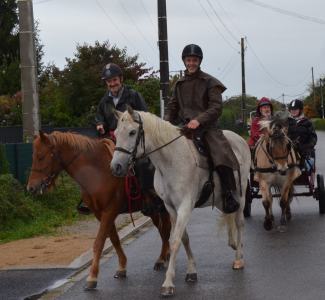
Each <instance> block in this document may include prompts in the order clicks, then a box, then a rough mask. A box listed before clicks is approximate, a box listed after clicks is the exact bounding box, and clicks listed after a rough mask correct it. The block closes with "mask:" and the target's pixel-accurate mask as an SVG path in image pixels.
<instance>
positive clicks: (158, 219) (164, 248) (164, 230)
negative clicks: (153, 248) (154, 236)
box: [150, 211, 171, 271]
mask: <svg viewBox="0 0 325 300" xmlns="http://www.w3.org/2000/svg"><path fill="white" fill-rule="evenodd" d="M150 218H151V220H152V222H153V224H154V225H155V226H156V227H157V229H158V231H159V234H160V237H161V240H162V245H161V252H160V255H159V258H158V259H157V261H156V262H155V265H154V270H156V271H158V270H161V269H163V268H164V266H165V263H167V261H168V259H169V251H170V249H169V237H170V232H171V223H170V218H169V214H168V212H167V211H164V212H162V213H155V214H152V215H150Z"/></svg>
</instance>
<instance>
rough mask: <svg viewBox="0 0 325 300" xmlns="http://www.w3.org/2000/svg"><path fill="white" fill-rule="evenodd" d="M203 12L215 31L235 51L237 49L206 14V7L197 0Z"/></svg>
mask: <svg viewBox="0 0 325 300" xmlns="http://www.w3.org/2000/svg"><path fill="white" fill-rule="evenodd" d="M198 2H199V4H200V6H201V8H202V10H203V12H204V13H205V15H206V16H207V17H208V18H209V20H210V22H211V24H212V26H213V27H214V28H215V29H216V30H217V32H218V33H219V35H220V36H221V37H222V39H223V40H224V41H225V42H226V43H227V45H228V46H229V47H230V48H232V49H233V50H235V51H236V52H237V51H238V50H237V49H236V48H235V47H234V46H233V45H232V44H231V43H230V42H229V41H228V40H227V39H226V38H225V36H224V35H223V34H222V33H221V31H220V30H219V28H218V27H217V26H216V25H215V24H214V22H213V20H212V19H211V17H210V15H209V14H208V12H207V10H206V8H205V7H204V6H203V5H202V3H201V0H198Z"/></svg>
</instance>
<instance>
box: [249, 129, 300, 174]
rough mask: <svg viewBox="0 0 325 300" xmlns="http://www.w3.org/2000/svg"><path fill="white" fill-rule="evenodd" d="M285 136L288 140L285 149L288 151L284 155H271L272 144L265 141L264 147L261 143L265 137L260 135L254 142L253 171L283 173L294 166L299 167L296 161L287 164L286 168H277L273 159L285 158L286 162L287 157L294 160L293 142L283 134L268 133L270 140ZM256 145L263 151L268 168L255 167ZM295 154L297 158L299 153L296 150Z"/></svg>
mask: <svg viewBox="0 0 325 300" xmlns="http://www.w3.org/2000/svg"><path fill="white" fill-rule="evenodd" d="M283 137H285V139H286V140H287V141H288V142H289V143H288V145H287V151H288V153H287V154H286V155H283V156H273V155H272V149H273V147H272V144H271V143H270V142H269V141H266V147H263V143H264V142H265V140H266V138H265V137H262V138H261V139H260V140H259V141H258V142H257V144H256V146H255V148H254V154H253V155H254V161H253V164H254V169H253V171H254V172H259V173H276V172H279V173H280V175H285V174H286V172H287V170H289V169H292V168H295V167H299V164H297V163H291V164H288V167H287V169H286V170H278V168H277V166H276V163H275V161H276V160H279V159H286V160H287V162H288V158H289V157H290V158H291V161H295V159H294V157H293V151H294V147H293V143H292V141H291V140H290V139H289V138H288V137H286V136H285V135H284V134H273V135H270V138H271V140H272V138H273V139H279V138H283ZM258 147H260V148H261V149H262V151H263V152H264V153H265V155H266V157H267V158H268V161H269V163H270V164H271V167H269V168H259V167H257V156H256V151H257V150H258ZM295 154H296V156H297V157H298V158H299V154H298V153H297V152H295Z"/></svg>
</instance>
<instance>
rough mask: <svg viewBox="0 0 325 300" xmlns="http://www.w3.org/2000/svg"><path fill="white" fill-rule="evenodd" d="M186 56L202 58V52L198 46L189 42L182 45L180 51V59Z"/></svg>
mask: <svg viewBox="0 0 325 300" xmlns="http://www.w3.org/2000/svg"><path fill="white" fill-rule="evenodd" d="M187 56H197V57H199V58H200V59H201V60H202V59H203V52H202V49H201V47H200V46H198V45H195V44H189V45H187V46H185V47H184V49H183V52H182V60H184V58H185V57H187Z"/></svg>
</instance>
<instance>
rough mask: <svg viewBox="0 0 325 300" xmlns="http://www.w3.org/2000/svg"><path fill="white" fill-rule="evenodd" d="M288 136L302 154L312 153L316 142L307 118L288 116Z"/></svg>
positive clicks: (313, 131)
mask: <svg viewBox="0 0 325 300" xmlns="http://www.w3.org/2000/svg"><path fill="white" fill-rule="evenodd" d="M288 136H289V138H290V139H291V140H292V141H293V142H294V144H295V145H296V146H297V150H298V151H299V153H300V154H301V155H302V156H309V155H311V154H312V152H313V150H314V147H315V145H316V143H317V135H316V132H315V129H314V127H313V124H312V123H311V121H310V120H309V119H308V118H305V117H303V118H301V119H298V120H296V119H293V118H289V127H288Z"/></svg>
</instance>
